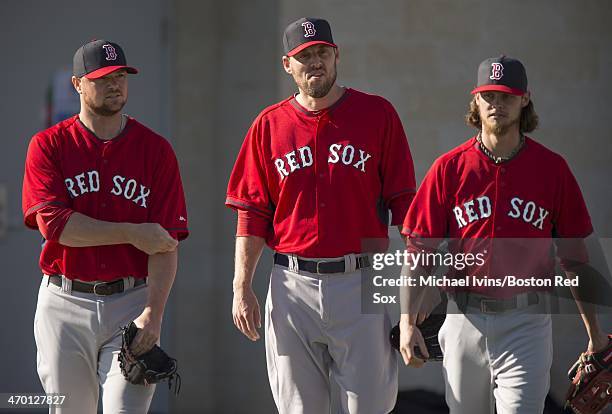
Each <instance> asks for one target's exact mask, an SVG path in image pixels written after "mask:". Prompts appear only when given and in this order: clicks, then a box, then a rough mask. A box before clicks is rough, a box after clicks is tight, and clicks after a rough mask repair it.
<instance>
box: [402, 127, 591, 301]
mask: <svg viewBox="0 0 612 414" xmlns="http://www.w3.org/2000/svg"><path fill="white" fill-rule="evenodd" d="M592 231H593V227H592V225H591V219H590V217H589V213H588V210H587V207H586V204H585V202H584V199H583V197H582V193H581V191H580V187H579V186H578V183H577V182H576V179H575V178H574V176H573V174H572V173H571V171H570V169H569V167H568V165H567V163H566V161H565V160H564V159H563V158H562V157H561V156H560V155H558V154H556V153H554V152H552V151H550V150H549V149H547V148H545V147H544V146H543V145H541V144H539V143H537V142H535V141H534V140H532V139H530V138H527V137H526V138H525V144H524V146H523V148H522V149H521V150H520V151H519V152H518V154H517V155H516V156H515V157H514V158H512V159H511V160H509V161H506V162H503V163H501V164H495V163H494V162H493V161H492V160H491V159H490V158H489V157H487V156H486V155H485V154H484V153H483V152H482V151H481V149H480V148H479V143H478V141H477V140H476V137H474V138H472V139H470V140H469V141H467V142H466V143H464V144H463V145H460V146H459V147H457V148H455V149H453V150H451V151H450V152H448V153H446V154H444V155H442V156H441V157H440V158H438V159H437V160H436V161H435V162H434V164H433V165H432V167H431V168H430V170H429V172H428V173H427V175H426V176H425V178H424V180H423V182H422V183H421V186H420V187H419V190H418V192H417V194H416V196H415V198H414V200H413V203H412V205H411V207H410V210H409V212H408V215H407V216H406V219H405V221H404V226H403V231H402V233H403V234H405V235H407V236H408V237H409V239H416V238H424V239H427V238H434V239H440V238H445V237H448V238H450V239H519V238H520V239H530V238H534V239H535V238H549V239H550V238H552V237H559V238H576V239H578V238H584V237H586V236H588V235H589V234H591V233H592ZM490 246H491V247H492V245H490ZM497 246H504V248H503V249H508V247H510V248H512V246H513V245H512V244H510V243H509V242H506V243H503V241H500V244H498V245H497ZM515 247H516V246H515ZM529 248H530V249H534V248H535V249H538V250H539V252H538V253H537V254H541V255H544V256H545V255H547V254H548V255H549V249H550V243H549V242H542V243H540V242H538V241H534V243H533V244H531V243H529ZM517 249H518V250H516V251H520V247H519V248H517ZM490 250H492V249H490ZM516 251H515V252H516ZM515 252H513V253H515ZM530 253H533V252H530ZM493 254H494V253H493V252H492V251H489V257H490V258H493V256H492V255H493ZM495 254H497V255H498V257H495V258H494V259H495V260H497V262H496V263H497V265H499V264H500V263H503V261H504V259H506V260H505V261H506V264H508V262H509V261H512V260H513V261H514V262H515V263H516V262H519V263H517V267H519V266H520V262H521V260H526V258H525V257H521V256H519V257H517V255H511V253H509V252H503V251H502V248H500V247H498V249H497V250H496V253H495ZM504 255H505V256H507V257H504ZM500 256H501V257H500ZM491 260H492V259H491ZM497 265H496V269H497V270H496V271H494V272H493V273H495V272H497V271H502V272H503V271H504V269H498V266H497ZM510 267H512V263H510ZM488 270H491V269H490V268H489V269H488ZM505 270H506V271H507V270H508V269H507V268H506V269H505ZM507 274H508V273H507ZM509 274H512V273H509ZM493 276H495V275H493ZM471 290H474V291H478V292H480V293H483V294H486V295H488V296H494V297H495V296H496V297H499V296H504V297H505V296H509V295H511V294H515V293H518V292H520V291H526V290H530V289H520V288H515V289H504V290H503V291H501V290H499V288H494V287H481V288H480V287H473V286H472V288H471Z"/></svg>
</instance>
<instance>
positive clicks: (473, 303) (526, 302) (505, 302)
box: [451, 292, 540, 313]
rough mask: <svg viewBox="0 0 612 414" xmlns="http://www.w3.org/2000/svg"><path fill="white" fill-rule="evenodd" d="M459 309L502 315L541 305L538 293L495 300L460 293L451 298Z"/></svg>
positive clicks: (527, 293) (520, 294)
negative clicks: (474, 309)
mask: <svg viewBox="0 0 612 414" xmlns="http://www.w3.org/2000/svg"><path fill="white" fill-rule="evenodd" d="M451 298H452V300H454V301H455V302H456V303H457V305H458V306H459V309H465V307H470V308H476V309H478V310H480V311H481V312H482V313H501V312H507V311H511V310H515V309H521V308H526V307H527V306H531V305H536V304H538V303H540V298H539V296H538V294H537V293H536V292H526V293H519V294H518V295H515V296H513V297H511V298H508V299H494V298H490V297H487V296H484V295H479V294H476V293H469V292H458V293H455V294H454V295H452V296H451Z"/></svg>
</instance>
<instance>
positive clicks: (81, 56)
mask: <svg viewBox="0 0 612 414" xmlns="http://www.w3.org/2000/svg"><path fill="white" fill-rule="evenodd" d="M119 69H125V70H126V71H127V73H132V74H135V73H138V70H137V69H136V68H133V67H131V66H128V65H127V60H126V59H125V53H123V49H121V46H119V45H118V44H117V43H113V42H109V41H106V40H92V41H91V42H89V43H85V44H84V45H83V46H81V47H80V48H78V49H77V51H76V52H75V54H74V58H73V59H72V74H73V75H74V76H76V77H77V78H80V77H82V76H85V77H86V78H87V79H97V78H101V77H103V76H106V75H108V74H109V73H112V72H114V71H116V70H119Z"/></svg>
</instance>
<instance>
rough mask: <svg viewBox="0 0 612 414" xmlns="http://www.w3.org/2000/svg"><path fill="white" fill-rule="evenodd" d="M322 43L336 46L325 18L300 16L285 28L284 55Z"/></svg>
mask: <svg viewBox="0 0 612 414" xmlns="http://www.w3.org/2000/svg"><path fill="white" fill-rule="evenodd" d="M317 44H323V45H327V46H331V47H334V48H337V47H338V46H336V44H335V43H334V39H333V37H332V32H331V27H330V26H329V23H328V22H327V20H325V19H319V18H317V17H302V18H301V19H298V20H296V21H294V22H293V23H290V24H289V25H288V26H287V27H286V28H285V33H284V35H283V46H284V48H285V55H286V56H293V55H296V54H298V53H300V52H301V51H302V50H304V49H306V48H307V47H310V46H313V45H317Z"/></svg>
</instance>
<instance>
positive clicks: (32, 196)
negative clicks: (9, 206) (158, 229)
mask: <svg viewBox="0 0 612 414" xmlns="http://www.w3.org/2000/svg"><path fill="white" fill-rule="evenodd" d="M22 197H23V200H22V201H23V206H22V207H23V215H24V221H25V224H26V226H28V227H30V228H32V229H37V228H38V225H37V222H36V213H37V211H38V210H40V209H42V208H44V207H46V206H50V205H51V206H60V207H64V208H68V209H70V210H73V211H75V212H79V213H81V214H84V215H86V216H88V217H91V218H94V219H97V220H103V221H109V222H129V223H153V222H154V223H159V224H160V225H161V226H162V227H164V228H165V229H166V230H167V231H168V232H169V233H170V234H171V235H172V236H173V237H174V238H176V239H178V240H182V239H184V238H186V237H187V236H188V234H189V233H188V230H187V211H186V207H185V198H184V195H183V186H182V182H181V177H180V173H179V168H178V163H177V160H176V157H175V155H174V151H173V150H172V147H171V146H170V144H169V143H168V141H166V140H165V139H164V138H162V137H161V136H160V135H158V134H156V133H155V132H153V131H151V130H150V129H148V128H147V127H145V126H144V125H142V124H140V123H139V122H138V121H136V120H135V119H133V118H129V119H128V121H127V123H126V125H125V128H124V130H123V131H122V132H121V133H120V134H119V135H118V136H117V137H115V138H113V139H111V140H108V141H104V140H101V139H99V138H97V137H96V136H95V135H94V134H93V133H92V132H91V131H89V130H88V129H87V128H86V127H85V126H84V125H83V124H82V123H81V121H80V120H79V118H78V115H76V116H73V117H71V118H69V119H67V120H65V121H62V122H60V123H58V124H56V125H54V126H52V127H51V128H49V129H47V130H45V131H42V132H39V133H37V134H36V135H34V137H33V138H32V140H31V142H30V146H29V148H28V155H27V158H26V166H25V176H24V181H23V194H22ZM147 265H148V255H147V254H146V253H144V252H142V251H140V250H138V249H137V248H136V247H134V246H132V245H129V244H121V245H112V246H95V247H68V246H63V245H61V244H59V243H58V242H56V241H51V240H47V241H45V243H44V245H43V249H42V253H41V256H40V267H41V269H42V271H43V273H45V274H63V275H65V276H66V277H68V278H70V279H80V280H86V281H93V280H102V281H111V280H115V279H118V278H121V277H126V276H133V277H136V278H143V277H146V276H147V273H148V270H147Z"/></svg>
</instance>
